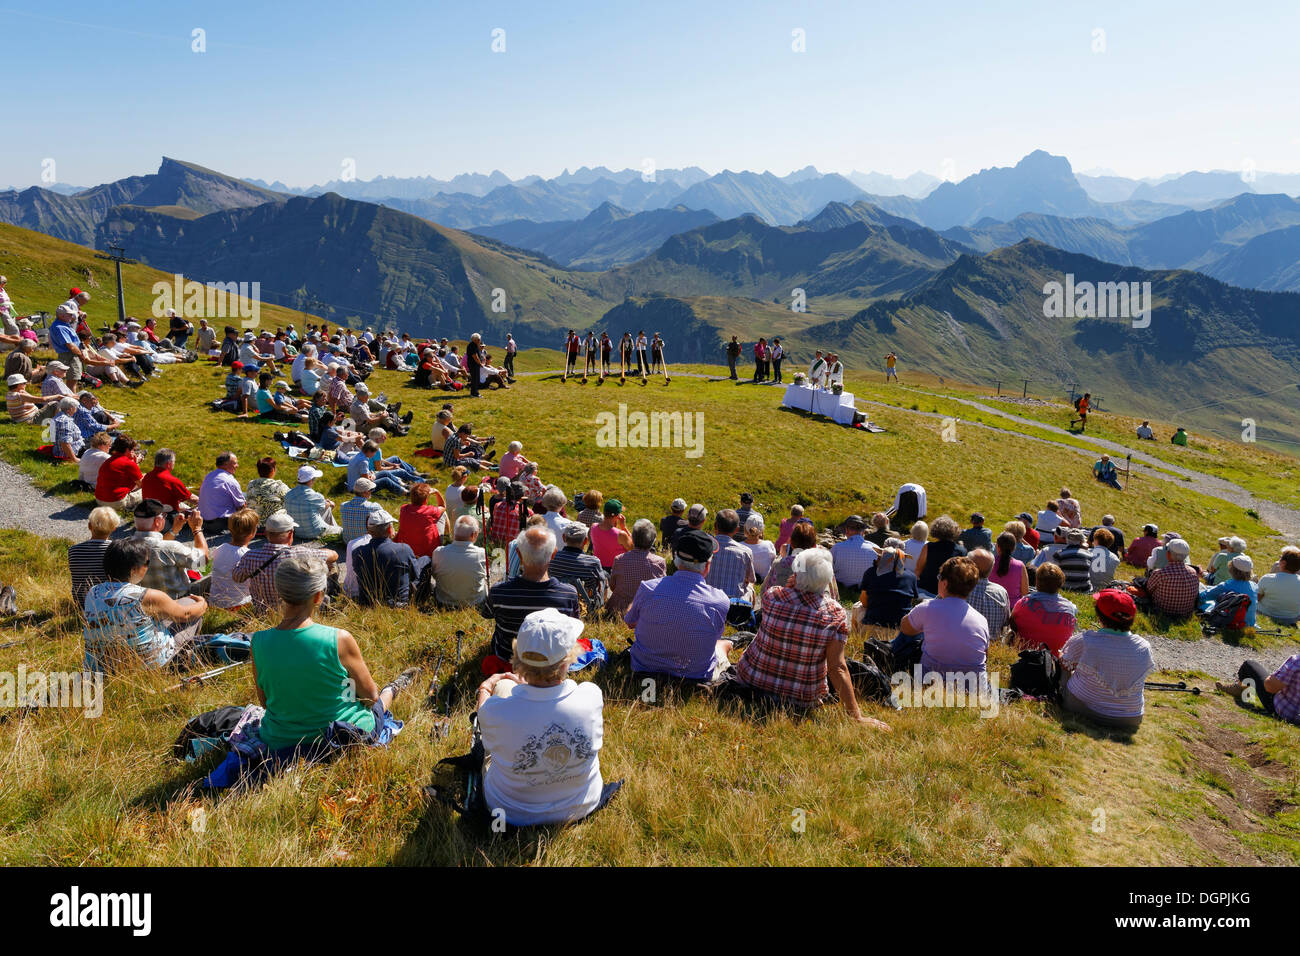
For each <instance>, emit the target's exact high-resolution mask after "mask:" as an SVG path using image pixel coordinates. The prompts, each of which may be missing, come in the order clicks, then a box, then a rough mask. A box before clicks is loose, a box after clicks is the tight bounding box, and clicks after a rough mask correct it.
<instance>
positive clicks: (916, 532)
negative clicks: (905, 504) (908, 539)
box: [908, 521, 930, 541]
mask: <svg viewBox="0 0 1300 956" xmlns="http://www.w3.org/2000/svg"><path fill="white" fill-rule="evenodd" d="M908 534H910V535H911V536H912V540H913V541H924V540H926V539H927V538H928V537H930V526H929V525H928V524H926V523H925V522H924V521H918V522H916V523H915V524H914V525H912V530H911V531H909V532H908Z"/></svg>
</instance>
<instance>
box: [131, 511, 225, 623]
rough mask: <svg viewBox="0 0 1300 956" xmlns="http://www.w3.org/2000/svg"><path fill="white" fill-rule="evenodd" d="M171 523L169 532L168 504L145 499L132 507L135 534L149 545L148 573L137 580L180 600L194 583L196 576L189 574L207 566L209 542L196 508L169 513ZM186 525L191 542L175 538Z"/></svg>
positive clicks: (195, 573)
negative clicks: (184, 511) (142, 578)
mask: <svg viewBox="0 0 1300 956" xmlns="http://www.w3.org/2000/svg"><path fill="white" fill-rule="evenodd" d="M170 523H171V531H167V525H168V520H167V506H166V505H164V504H163V503H162V502H161V501H158V500H157V499H155V498H145V499H144V500H142V501H141V502H140V503H139V504H138V505H136V506H135V537H136V538H138V539H139V540H141V541H143V542H145V544H147V545H148V546H149V573H148V574H146V575H145V576H144V580H143V581H141V582H140V583H141V584H142V585H144V586H145V587H147V588H157V589H158V590H159V591H163V592H165V593H166V594H168V595H169V596H171V597H174V598H177V599H180V598H182V597H184V596H185V595H186V594H188V593H190V588H191V587H192V586H193V584H194V580H195V579H196V578H191V573H193V574H194V575H196V576H197V574H198V573H199V572H200V571H202V570H203V569H204V568H205V567H206V566H207V563H208V542H207V539H206V538H204V536H203V519H202V518H200V517H199V513H198V512H197V511H190V512H187V513H184V514H182V513H181V512H179V511H176V512H172V514H171V522H170ZM187 525H188V526H189V529H190V531H191V532H192V533H193V535H194V544H193V545H188V544H184V543H182V542H180V541H177V540H176V535H177V534H178V533H179V532H180V531H181V529H182V528H184V527H186V526H187ZM164 532H166V534H164Z"/></svg>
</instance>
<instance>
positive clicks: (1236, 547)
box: [1228, 538, 1246, 554]
mask: <svg viewBox="0 0 1300 956" xmlns="http://www.w3.org/2000/svg"><path fill="white" fill-rule="evenodd" d="M1228 547H1230V548H1232V550H1233V551H1234V552H1236V553H1237V554H1242V553H1243V552H1244V551H1245V550H1246V540H1245V539H1244V538H1232V539H1231V540H1229V541H1228Z"/></svg>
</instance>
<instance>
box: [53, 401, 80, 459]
mask: <svg viewBox="0 0 1300 956" xmlns="http://www.w3.org/2000/svg"><path fill="white" fill-rule="evenodd" d="M53 423H54V456H55V457H56V458H57V457H59V446H60V445H62V444H63V443H64V442H67V443H68V447H69V448H71V449H72V456H73V457H74V458H80V457H81V451H82V449H83V448H85V447H86V440H85V439H84V438H82V437H81V429H80V428H78V427H77V423H76V422H75V421H73V419H72V416H71V415H69V414H68V413H67V412H59V414H57V415H55V416H54V419H53Z"/></svg>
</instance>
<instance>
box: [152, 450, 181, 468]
mask: <svg viewBox="0 0 1300 956" xmlns="http://www.w3.org/2000/svg"><path fill="white" fill-rule="evenodd" d="M175 461H176V452H174V451H172V450H171V449H170V448H159V449H158V450H157V451H156V452H154V453H153V466H154V467H155V468H161V467H163V466H164V465H170V464H172V463H174V462H175Z"/></svg>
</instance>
